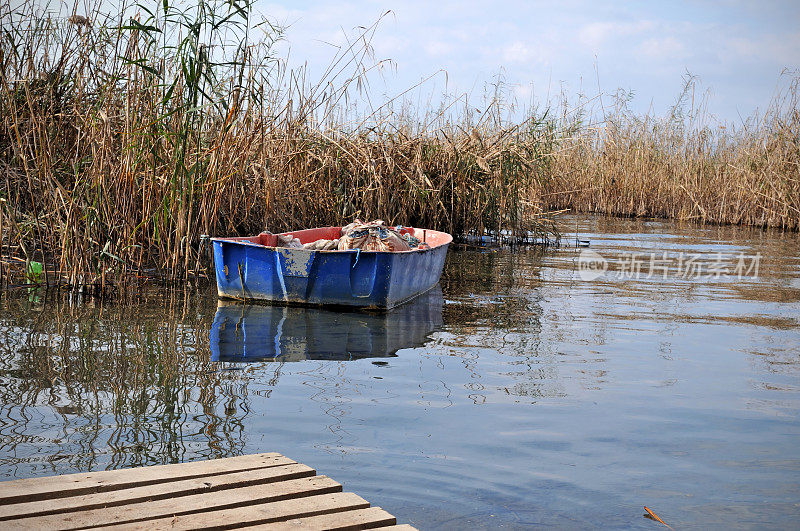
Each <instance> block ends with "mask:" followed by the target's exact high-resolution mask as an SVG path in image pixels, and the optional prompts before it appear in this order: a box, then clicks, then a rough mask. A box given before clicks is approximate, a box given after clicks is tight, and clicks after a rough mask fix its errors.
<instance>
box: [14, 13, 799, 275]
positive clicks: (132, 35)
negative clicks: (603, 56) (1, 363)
mask: <svg viewBox="0 0 800 531" xmlns="http://www.w3.org/2000/svg"><path fill="white" fill-rule="evenodd" d="M157 4H158V8H157V11H155V13H150V12H149V11H147V10H146V9H145V7H140V8H138V11H134V15H133V16H130V13H131V12H132V11H131V10H125V9H123V10H122V11H121V13H120V14H118V15H117V16H116V19H115V18H112V17H108V16H106V17H103V16H102V15H101V14H100V12H99V11H98V10H94V11H92V10H90V11H89V13H88V14H87V15H86V16H82V15H79V14H77V13H72V15H71V16H69V17H65V18H61V19H55V18H51V17H49V16H47V15H46V14H42V13H39V12H37V11H36V8H35V6H36V4H35V3H34V2H31V3H28V4H24V5H23V6H21V7H19V8H17V9H16V10H14V11H0V17H1V18H2V20H3V34H2V36H0V39H2V47H0V172H2V181H0V283H1V282H5V284H6V285H8V284H9V282H13V281H12V280H11V278H12V277H13V276H14V272H16V274H17V275H18V276H19V275H20V274H22V273H23V272H24V271H25V268H26V266H27V264H29V263H31V262H32V261H40V262H43V263H44V264H45V267H44V271H43V274H42V275H41V278H40V279H39V280H40V281H42V282H46V283H64V284H67V285H70V286H85V285H101V286H104V285H106V284H115V283H119V282H121V281H123V280H124V279H126V278H130V277H131V276H132V275H131V274H132V273H136V274H142V273H143V272H146V273H148V274H149V273H153V272H155V273H161V274H163V275H165V276H168V277H170V278H172V279H182V278H186V277H187V276H190V275H193V274H198V273H199V272H201V271H203V270H204V267H205V266H204V261H203V257H204V255H205V254H206V251H207V249H204V244H203V242H204V241H205V240H204V239H203V238H201V236H202V235H236V234H238V235H244V234H252V233H257V232H260V231H261V230H264V229H269V230H271V231H274V232H277V231H283V230H291V229H297V228H304V227H309V226H320V225H339V224H342V223H343V222H346V221H349V220H351V219H352V218H354V217H356V216H360V217H364V218H384V219H386V220H387V221H389V222H390V223H393V224H395V223H399V224H404V225H416V226H427V227H434V228H437V229H441V230H445V231H448V232H451V233H453V234H454V236H456V237H457V238H458V237H466V236H469V235H476V236H482V235H485V234H494V235H505V236H507V237H509V238H512V239H528V240H534V241H539V242H550V241H553V240H554V239H557V231H556V230H555V227H554V225H553V224H552V222H551V221H549V220H548V219H547V212H548V209H556V210H560V209H573V210H581V211H594V212H606V213H611V214H619V215H628V216H661V217H668V218H676V219H694V220H700V221H707V222H716V223H741V224H748V225H756V226H764V227H766V226H773V227H781V228H785V229H792V230H797V229H798V227H799V226H800V179H798V158H799V157H800V155H798V153H800V150H799V149H798V146H800V141H799V140H798V137H799V136H800V117H798V110H797V95H798V90H797V89H798V86H797V82H796V81H795V83H794V84H793V85H792V86H791V88H790V90H789V93H788V94H787V95H785V96H784V97H783V99H780V98H779V99H778V100H776V102H775V103H774V105H773V106H772V107H771V108H770V112H769V113H767V115H765V116H764V117H763V118H761V119H760V120H758V121H753V122H750V123H748V124H747V126H746V127H745V128H743V129H740V130H738V131H728V130H725V129H724V128H722V127H717V128H713V127H707V126H703V125H702V124H701V123H699V122H697V121H695V117H696V113H694V110H692V112H691V113H690V116H689V117H688V119H687V117H685V116H678V115H676V114H675V113H673V115H671V116H669V117H667V118H664V119H655V118H653V117H640V116H637V115H635V114H633V113H631V112H629V111H627V109H626V108H625V106H624V105H619V106H618V107H617V110H616V112H615V113H612V115H611V116H609V117H607V118H606V119H605V121H604V122H602V123H600V124H592V123H589V122H585V123H584V122H581V121H580V120H579V119H577V118H576V117H581V116H582V115H581V114H580V113H573V114H571V115H570V116H571V118H570V119H569V120H567V119H566V118H564V117H565V116H567V114H563V115H562V118H561V119H554V118H552V117H553V116H558V114H557V113H551V112H549V111H548V112H544V113H531V114H530V115H529V116H528V117H527V118H526V119H521V120H518V121H517V122H516V123H513V122H509V120H508V119H507V118H503V112H504V109H503V105H502V102H501V99H500V98H498V97H493V98H490V100H489V102H488V104H487V105H486V107H485V108H484V110H483V112H481V113H476V112H475V111H474V107H470V106H467V105H464V106H463V111H459V110H458V109H460V108H461V107H460V105H461V104H462V103H463V101H461V100H459V99H456V100H454V102H453V103H452V104H451V105H450V106H446V107H444V108H442V109H441V110H436V111H432V110H428V111H427V112H425V113H423V114H420V113H419V112H418V111H414V110H409V108H408V106H406V105H405V104H404V102H403V101H402V100H400V99H397V100H389V101H387V102H385V103H384V104H382V105H380V106H379V107H377V108H375V107H371V108H370V110H369V112H368V113H366V114H353V113H352V112H351V111H350V110H349V109H351V108H352V107H351V106H349V104H348V101H349V98H350V97H351V95H352V94H353V92H354V91H356V90H359V89H360V88H362V87H363V86H364V84H365V83H367V82H368V74H369V73H370V72H371V71H373V70H375V69H376V68H379V67H380V66H381V63H380V62H378V63H374V62H371V61H372V60H371V59H370V39H371V36H372V35H373V34H374V32H375V29H376V27H377V22H376V24H373V25H372V26H369V27H368V28H365V29H364V30H363V31H362V32H361V34H359V35H358V36H357V38H355V39H353V40H352V41H351V42H350V43H349V44H348V45H347V46H344V47H342V48H341V49H340V50H339V51H338V53H337V54H336V55H335V57H334V58H333V60H332V61H331V64H330V65H329V67H328V68H327V70H326V71H325V72H324V74H322V76H321V77H320V79H318V80H317V81H316V82H313V83H312V82H311V81H309V80H308V74H307V72H306V71H305V70H300V71H289V70H287V69H286V67H285V62H283V61H280V60H278V59H277V58H276V57H275V55H274V47H273V45H274V43H275V42H276V40H278V39H279V38H280V28H276V27H274V26H270V25H268V24H267V25H265V23H264V22H262V23H261V24H259V25H257V24H254V23H253V20H252V19H253V17H252V15H251V12H250V5H249V3H248V0H241V1H236V0H234V1H227V2H222V1H216V0H202V1H200V2H199V3H197V4H193V7H192V8H191V9H189V10H187V11H179V10H178V8H176V7H174V6H170V7H167V8H166V11H165V10H164V8H163V7H162V5H161V4H160V3H157ZM163 5H164V6H166V5H167V4H166V3H165V4H163ZM1 9H6V10H9V9H10V8H8V7H5V8H3V7H0V10H1ZM257 28H258V30H259V31H261V34H260V35H261V36H260V37H259V38H257V39H254V38H253V36H252V35H253V34H254V33H255V31H256V29H257ZM265 28H266V31H264V29H265ZM676 109H680V106H676Z"/></svg>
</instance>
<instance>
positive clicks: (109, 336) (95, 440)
mask: <svg viewBox="0 0 800 531" xmlns="http://www.w3.org/2000/svg"><path fill="white" fill-rule="evenodd" d="M149 297H151V298H148V296H142V297H137V298H136V300H134V301H128V302H124V303H123V302H120V301H115V303H113V304H109V305H104V304H102V303H100V302H97V301H92V300H89V301H79V300H70V299H69V298H67V297H55V298H53V297H51V298H50V299H48V300H47V301H42V303H36V302H33V301H30V300H25V299H22V298H18V299H14V298H11V297H5V298H3V299H2V300H0V307H2V309H3V311H2V316H0V418H2V419H3V423H2V425H0V467H1V469H2V471H3V475H4V476H6V477H15V476H16V477H24V476H31V475H38V474H43V473H68V472H74V471H86V470H98V469H103V468H120V467H130V466H141V465H150V464H161V463H172V462H181V461H186V460H190V459H199V458H213V457H224V456H231V455H238V454H239V453H241V451H242V448H243V447H244V445H245V435H244V434H245V430H244V423H243V420H244V418H245V417H246V415H247V414H248V406H247V400H248V398H247V397H248V392H247V386H248V380H247V379H246V378H244V377H243V376H242V375H240V374H238V373H237V372H235V371H233V372H232V371H219V370H218V368H219V367H218V365H217V364H210V363H209V361H208V360H209V352H208V348H207V347H206V346H205V345H207V343H206V340H205V338H206V337H208V335H207V334H208V330H209V327H210V319H209V318H208V317H207V315H208V312H202V311H198V309H199V308H198V301H197V300H195V299H194V297H193V296H192V295H191V294H188V293H176V292H172V293H168V294H166V295H164V294H157V295H154V296H149ZM133 305H135V308H136V311H131V308H132V307H133Z"/></svg>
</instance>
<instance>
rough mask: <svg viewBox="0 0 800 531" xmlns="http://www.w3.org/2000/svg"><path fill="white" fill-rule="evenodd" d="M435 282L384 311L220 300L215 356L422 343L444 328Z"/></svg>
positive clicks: (343, 353) (276, 355)
mask: <svg viewBox="0 0 800 531" xmlns="http://www.w3.org/2000/svg"><path fill="white" fill-rule="evenodd" d="M443 304H444V299H443V297H442V289H441V287H439V285H438V284H437V285H436V286H434V287H433V289H431V290H430V291H428V292H427V293H425V294H423V295H420V296H419V297H417V298H416V299H414V300H412V301H411V302H409V303H407V304H404V305H402V306H400V307H398V308H395V309H393V310H391V311H389V312H385V313H375V314H371V313H358V312H337V311H332V310H327V309H323V308H308V307H292V306H260V305H253V304H245V303H241V302H231V301H224V300H220V301H219V304H218V306H217V313H216V315H215V316H214V322H213V324H212V325H211V360H212V361H231V362H246V361H257V360H265V359H278V360H280V361H300V360H305V359H309V360H339V361H346V360H353V359H360V358H382V357H389V356H395V355H396V354H395V352H397V351H398V350H400V349H402V348H413V347H419V346H422V345H423V344H425V342H426V341H427V338H428V336H429V335H430V334H431V333H433V332H435V331H436V330H438V329H439V328H440V327H441V326H442V307H443Z"/></svg>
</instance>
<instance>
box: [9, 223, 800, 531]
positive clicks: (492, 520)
mask: <svg viewBox="0 0 800 531" xmlns="http://www.w3.org/2000/svg"><path fill="white" fill-rule="evenodd" d="M561 224H562V228H563V229H564V230H565V231H570V232H575V231H576V229H577V232H578V238H577V239H578V240H588V241H589V242H590V246H589V247H588V248H585V247H579V248H574V247H567V246H565V247H563V248H561V249H558V250H548V251H546V252H541V251H538V250H516V251H512V250H509V249H494V250H490V249H474V248H473V249H463V248H462V249H456V250H453V251H452V252H451V253H450V254H449V256H448V262H447V265H446V271H445V274H444V276H443V278H442V282H441V289H440V290H434V291H433V292H431V293H429V294H427V295H426V296H425V297H424V298H423V299H420V300H418V301H416V302H415V303H413V304H411V305H408V306H404V307H402V308H400V309H398V310H395V311H394V312H392V313H390V314H388V315H363V314H341V313H331V312H326V311H322V310H304V309H299V308H269V307H249V306H248V307H245V306H242V305H220V306H219V308H218V305H217V300H216V297H215V296H214V295H213V293H212V291H213V290H212V288H211V287H207V288H205V289H202V290H200V291H199V292H189V293H169V294H166V295H164V294H162V293H160V292H159V291H158V290H145V291H143V292H142V294H141V295H140V296H139V297H138V298H137V300H136V301H135V304H133V305H130V304H124V303H122V302H117V303H102V304H101V303H100V302H97V301H80V300H76V299H73V300H70V299H68V298H64V297H53V296H50V297H49V298H43V297H41V296H38V295H35V294H34V295H31V296H28V295H25V296H22V295H21V294H4V295H2V298H0V354H2V356H1V357H0V477H2V478H3V479H12V478H22V477H32V476H44V475H52V474H61V473H70V472H79V471H87V470H102V469H108V468H120V467H129V466H140V465H150V464H158V463H167V462H180V461H188V460H195V459H205V458H210V457H224V456H232V455H240V454H244V453H255V452H262V451H278V452H281V453H283V454H285V455H287V456H290V457H292V458H293V459H296V460H298V461H301V462H303V463H306V464H308V465H310V466H313V467H315V468H316V469H317V470H318V471H319V473H321V474H326V475H330V476H331V477H333V478H334V479H336V480H337V481H340V482H342V483H343V484H344V486H345V489H346V490H349V491H353V492H356V493H358V494H360V495H362V496H363V497H365V498H366V499H368V500H369V501H370V502H372V503H373V504H374V505H379V506H381V507H383V508H385V509H387V510H388V511H389V512H391V513H393V514H394V515H396V516H397V517H398V520H399V521H400V522H408V523H411V524H414V525H416V526H418V527H420V528H423V529H431V528H496V527H501V526H502V527H508V528H517V527H529V526H533V525H553V526H558V527H561V528H588V527H610V528H631V527H633V528H642V529H657V528H658V527H659V525H660V524H656V523H655V522H653V521H651V520H648V519H646V518H644V517H643V514H644V510H643V506H644V505H647V506H648V507H650V508H651V509H653V510H654V511H655V512H656V513H657V514H658V515H659V516H661V517H662V518H663V519H664V520H665V521H666V522H667V523H668V524H670V525H671V526H673V527H675V528H676V529H677V528H708V527H716V528H730V527H739V528H748V527H759V528H765V527H771V528H791V527H795V526H796V522H797V517H798V516H800V236H798V235H797V234H788V235H787V234H780V233H778V232H763V231H756V230H750V229H744V228H734V227H698V226H694V225H687V226H682V225H677V224H674V223H668V222H660V221H637V220H618V219H610V218H604V217H592V216H581V217H579V218H563V219H562V220H561ZM567 240H568V241H567V242H566V243H570V242H572V243H574V240H573V236H568V237H567ZM587 249H588V250H591V251H593V252H595V253H597V254H598V255H599V256H600V257H601V258H602V259H605V260H606V266H605V267H606V270H605V272H604V273H602V274H601V275H600V276H599V277H597V278H594V279H592V280H584V278H588V277H590V276H593V275H592V272H594V271H602V265H603V264H602V261H599V260H598V258H597V256H594V255H591V256H590V255H589V254H587ZM664 252H666V253H667V254H666V255H664V254H663V253H664ZM581 253H583V254H581ZM634 253H638V254H637V255H634ZM651 253H654V254H652V260H653V262H652V264H651ZM681 253H683V255H681ZM717 253H719V255H717ZM593 256H594V262H593V263H594V264H595V265H598V264H599V265H600V269H597V268H595V269H590V268H588V267H587V266H586V264H588V263H589V260H588V259H589V258H592V257H593ZM681 256H682V258H681ZM756 257H758V258H756ZM740 262H741V263H740ZM755 262H757V265H758V276H757V278H756V277H755V268H754V267H751V266H754V265H755ZM651 265H652V266H653V267H652V270H651ZM737 267H738V270H737ZM637 271H638V274H637ZM637 277H638V278H637ZM740 277H741V278H740Z"/></svg>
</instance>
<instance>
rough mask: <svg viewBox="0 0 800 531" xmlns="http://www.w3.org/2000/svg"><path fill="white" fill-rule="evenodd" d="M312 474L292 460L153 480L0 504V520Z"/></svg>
mask: <svg viewBox="0 0 800 531" xmlns="http://www.w3.org/2000/svg"><path fill="white" fill-rule="evenodd" d="M315 474H316V472H315V471H314V469H313V468H311V467H308V466H306V465H301V464H293V465H283V466H273V467H269V468H259V469H256V470H248V471H246V472H234V473H232V474H219V475H216V476H210V477H206V476H204V477H201V478H195V479H185V480H181V481H170V482H166V483H157V484H154V485H146V486H143V487H133V488H130V489H122V490H113V491H109V492H101V493H99V494H87V495H84V496H69V497H67V498H55V499H52V500H40V501H35V502H28V503H14V504H8V505H0V521H2V520H11V519H17V518H25V517H31V516H44V515H48V514H56V513H67V512H73V511H86V510H90V509H98V508H101V507H114V506H118V505H126V504H130V503H138V502H143V501H148V500H151V501H152V500H161V499H165V498H171V499H174V498H177V497H180V496H189V495H192V494H200V493H204V492H215V491H219V490H222V489H233V488H239V487H246V486H249V485H259V484H264V483H272V482H275V481H286V480H289V479H298V478H302V477H308V476H313V475H315ZM175 504H176V505H178V504H180V501H176V502H175ZM0 525H2V524H0Z"/></svg>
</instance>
